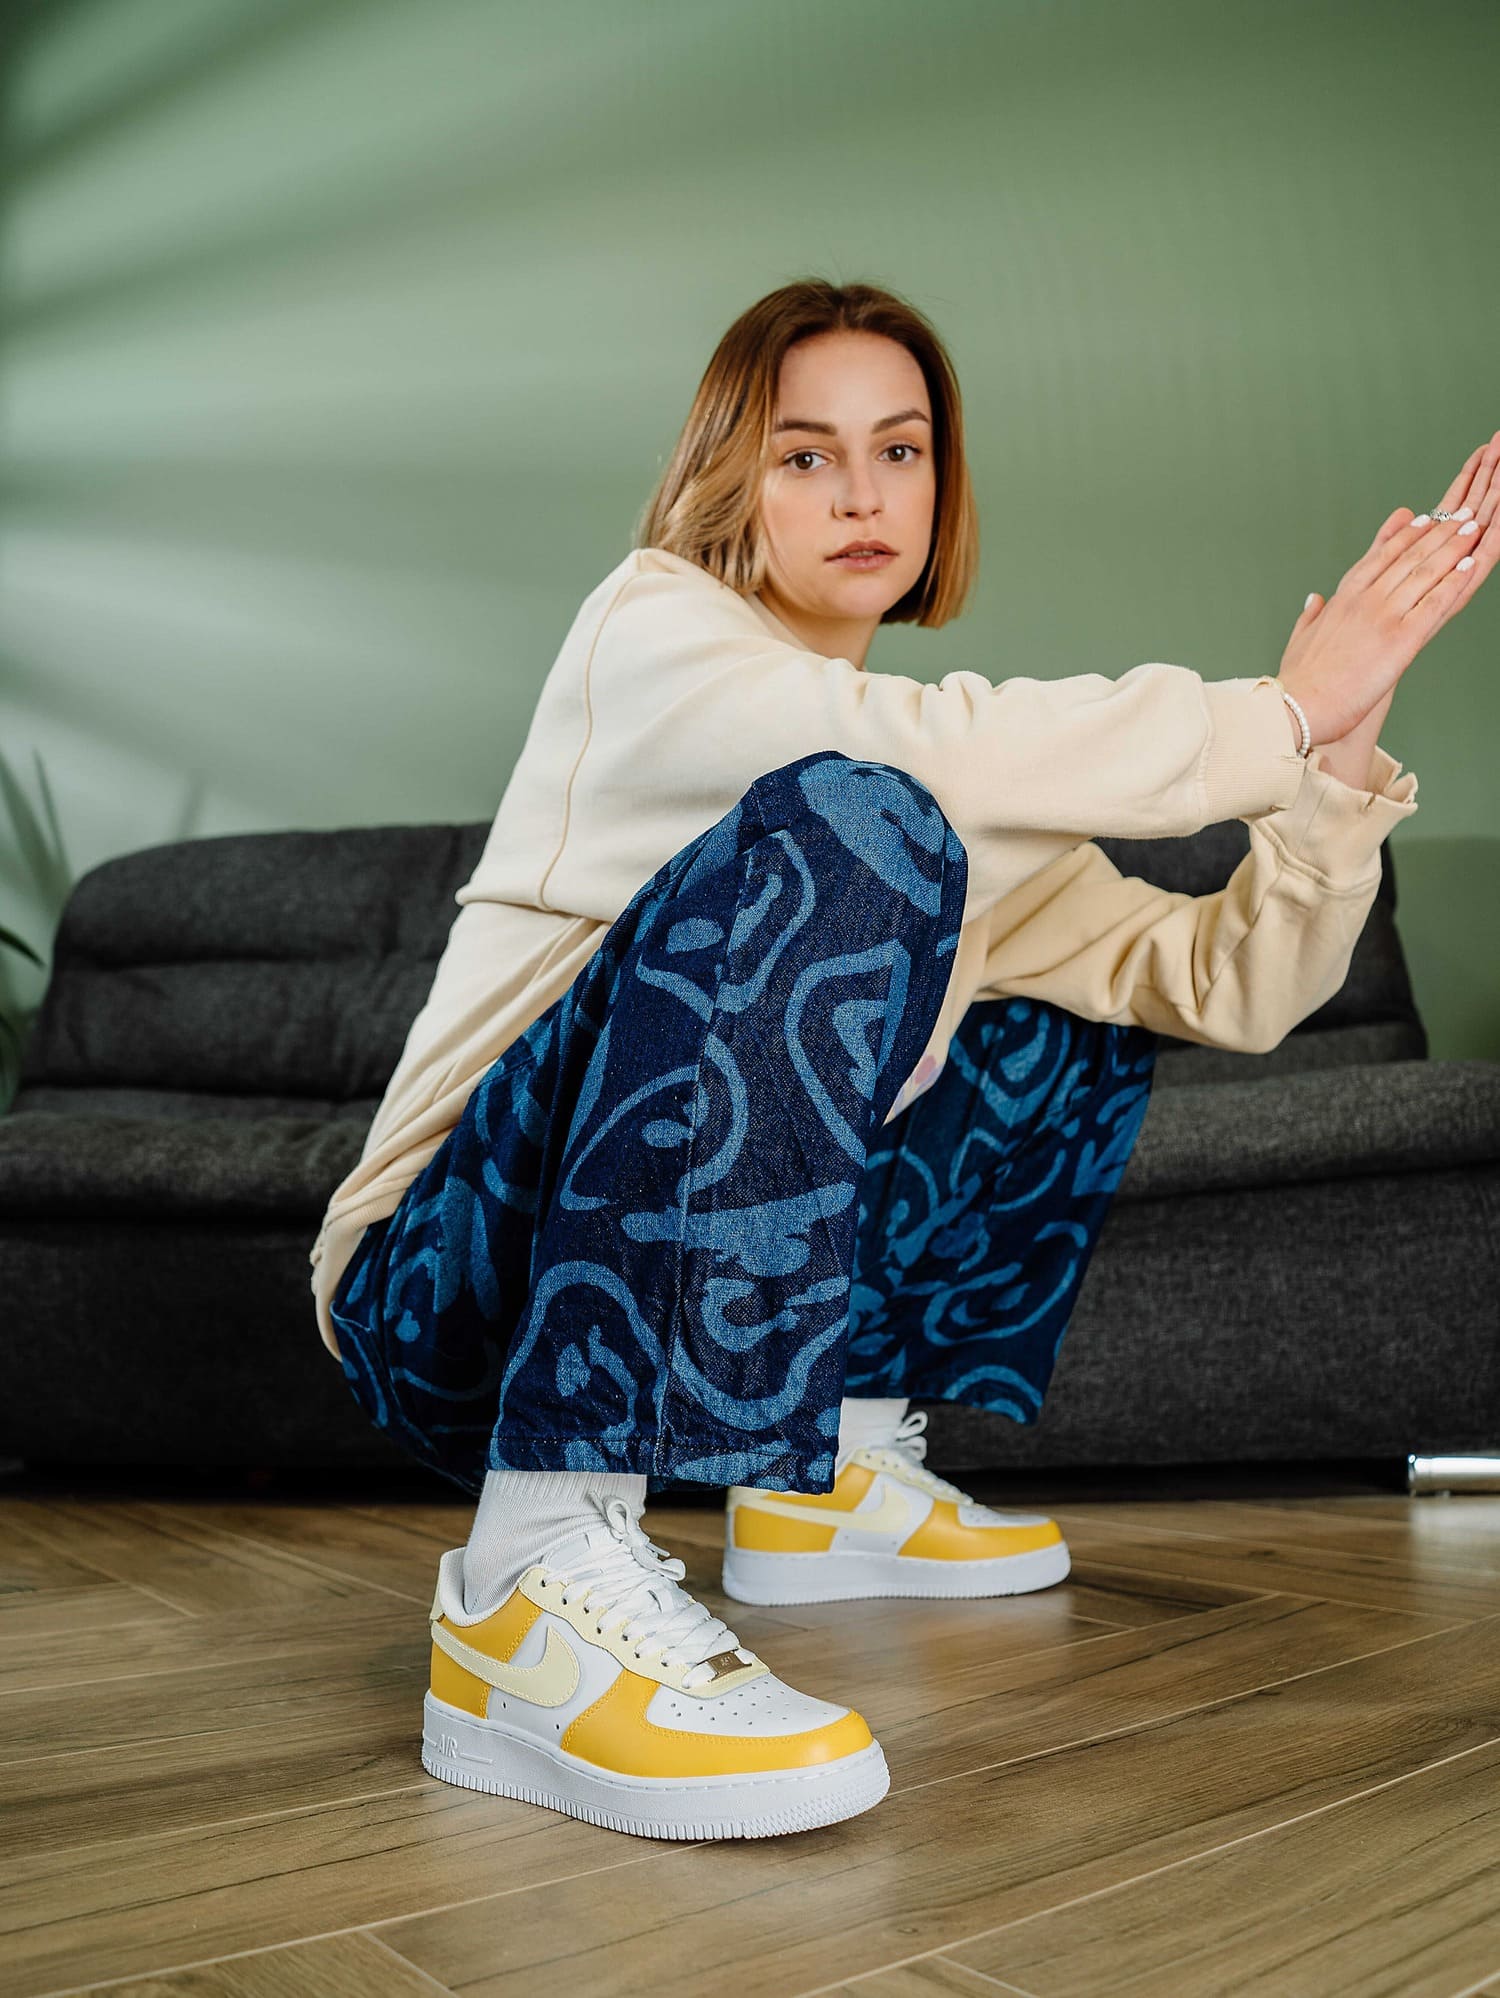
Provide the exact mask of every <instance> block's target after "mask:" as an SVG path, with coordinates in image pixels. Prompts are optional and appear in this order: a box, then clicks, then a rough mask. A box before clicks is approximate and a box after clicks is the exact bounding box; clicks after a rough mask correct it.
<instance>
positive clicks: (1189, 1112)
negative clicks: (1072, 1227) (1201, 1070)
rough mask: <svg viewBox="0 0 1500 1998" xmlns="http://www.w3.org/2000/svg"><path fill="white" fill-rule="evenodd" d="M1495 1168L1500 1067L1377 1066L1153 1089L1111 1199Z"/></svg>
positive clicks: (1499, 1152) (1499, 1147)
mask: <svg viewBox="0 0 1500 1998" xmlns="http://www.w3.org/2000/svg"><path fill="white" fill-rule="evenodd" d="M1495 1160H1500V1062H1491V1061H1440V1062H1431V1061H1393V1062H1381V1063H1376V1064H1375V1065H1374V1066H1373V1067H1370V1068H1334V1069H1320V1070H1316V1071H1311V1072H1308V1073H1305V1074H1302V1075H1291V1076H1270V1077H1262V1078H1260V1079H1258V1080H1256V1081H1253V1082H1213V1083H1203V1084H1193V1083H1189V1084H1184V1085H1183V1086H1182V1087H1180V1088H1174V1089H1167V1090H1163V1091H1161V1092H1160V1093H1158V1092H1157V1090H1156V1089H1154V1088H1153V1090H1152V1092H1151V1100H1150V1102H1149V1103H1148V1105H1147V1107H1146V1116H1145V1119H1144V1121H1143V1122H1142V1124H1141V1129H1140V1135H1139V1136H1138V1138H1137V1139H1136V1143H1135V1149H1134V1150H1133V1151H1132V1152H1131V1155H1130V1158H1129V1160H1128V1162H1127V1164H1126V1167H1125V1171H1124V1174H1123V1176H1122V1177H1121V1180H1120V1184H1119V1189H1118V1194H1117V1198H1118V1199H1120V1200H1122V1201H1128V1200H1162V1199H1166V1198H1167V1197H1168V1196H1171V1195H1176V1194H1192V1193H1211V1192H1215V1191H1219V1192H1233V1191H1237V1190H1238V1189H1240V1188H1249V1187H1256V1186H1287V1185H1293V1184H1296V1183H1297V1182H1299V1181H1301V1182H1306V1181H1315V1180H1330V1179H1350V1178H1356V1177H1360V1176H1363V1175H1365V1174H1369V1173H1384V1174H1392V1173H1415V1172H1434V1171H1440V1170H1442V1169H1443V1168H1445V1167H1449V1166H1464V1165H1482V1164H1486V1163H1491V1162H1493V1161H1495ZM1293 1246H1294V1245H1289V1249H1290V1248H1291V1247H1293Z"/></svg>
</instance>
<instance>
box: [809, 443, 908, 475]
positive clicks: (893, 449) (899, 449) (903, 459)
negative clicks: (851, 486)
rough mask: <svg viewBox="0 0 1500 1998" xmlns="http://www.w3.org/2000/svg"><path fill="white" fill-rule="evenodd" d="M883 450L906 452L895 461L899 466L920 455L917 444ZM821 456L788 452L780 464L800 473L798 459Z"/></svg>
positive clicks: (811, 452) (816, 453) (894, 445)
mask: <svg viewBox="0 0 1500 1998" xmlns="http://www.w3.org/2000/svg"><path fill="white" fill-rule="evenodd" d="M885 448H886V450H887V451H905V452H906V454H907V455H906V457H904V458H898V459H897V461H896V462H897V463H898V464H900V465H909V464H910V463H911V461H912V459H913V458H919V457H920V456H921V455H922V453H921V447H920V445H917V444H887V446H886V447H885ZM822 455H823V453H822V452H821V451H789V452H788V453H787V455H786V456H785V457H784V458H783V459H782V461H781V462H782V464H783V465H792V466H795V468H796V469H797V470H798V471H799V472H800V471H801V470H802V469H803V468H802V466H800V465H798V464H797V460H798V459H799V458H821V457H822Z"/></svg>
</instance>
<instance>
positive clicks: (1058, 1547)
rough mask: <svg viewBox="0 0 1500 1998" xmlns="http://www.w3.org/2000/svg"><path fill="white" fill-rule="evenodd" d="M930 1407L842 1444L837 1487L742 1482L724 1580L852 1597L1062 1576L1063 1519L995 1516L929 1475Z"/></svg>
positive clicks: (771, 1590)
mask: <svg viewBox="0 0 1500 1998" xmlns="http://www.w3.org/2000/svg"><path fill="white" fill-rule="evenodd" d="M926 1427H927V1412H926V1410H925V1409H914V1410H913V1411H912V1412H911V1413H910V1414H909V1415H906V1416H904V1417H903V1418H902V1419H901V1421H900V1422H899V1423H898V1424H896V1425H895V1427H894V1428H893V1429H892V1430H891V1431H890V1433H889V1434H888V1435H885V1436H881V1437H879V1438H878V1439H876V1440H874V1441H870V1442H866V1443H863V1444H860V1445H858V1446H857V1447H856V1448H854V1449H851V1450H847V1451H840V1452H839V1454H838V1456H837V1458H836V1459H835V1476H834V1481H833V1490H832V1491H831V1492H773V1491H765V1490H763V1489H761V1488H760V1487H759V1486H756V1485H731V1486H730V1487H729V1491H728V1496H727V1498H726V1501H725V1515H726V1516H725V1521H724V1569H723V1588H724V1593H725V1595H726V1596H731V1597H733V1599H734V1600H735V1601H736V1602H741V1603H827V1602H836V1601H842V1600H843V1599H844V1598H846V1597H849V1596H1008V1595H1017V1594H1019V1593H1021V1592H1022V1591H1023V1590H1027V1589H1045V1588H1047V1587H1048V1586H1049V1585H1050V1584H1051V1583H1053V1582H1060V1581H1062V1579H1063V1577H1064V1576H1065V1575H1066V1574H1067V1573H1068V1570H1069V1568H1070V1566H1071V1562H1070V1559H1069V1555H1068V1543H1067V1542H1066V1541H1065V1540H1064V1539H1063V1537H1062V1533H1061V1532H1060V1530H1059V1528H1058V1525H1057V1522H1056V1520H1053V1519H1049V1518H1048V1517H1047V1516H1046V1514H1045V1513H1040V1512H996V1511H995V1510H994V1508H993V1507H991V1506H987V1505H981V1504H979V1503H978V1501H977V1500H975V1499H972V1498H970V1496H969V1494H968V1493H967V1492H965V1491H961V1490H960V1489H959V1487H958V1486H957V1485H954V1484H950V1483H949V1482H948V1480H947V1479H946V1478H940V1477H938V1476H937V1474H936V1473H935V1472H933V1471H929V1470H928V1468H927V1466H926V1465H925V1464H924V1463H923V1462H922V1459H923V1457H925V1456H926V1454H927V1440H926V1438H925V1437H924V1436H923V1435H922V1431H923V1430H924V1429H925V1428H926Z"/></svg>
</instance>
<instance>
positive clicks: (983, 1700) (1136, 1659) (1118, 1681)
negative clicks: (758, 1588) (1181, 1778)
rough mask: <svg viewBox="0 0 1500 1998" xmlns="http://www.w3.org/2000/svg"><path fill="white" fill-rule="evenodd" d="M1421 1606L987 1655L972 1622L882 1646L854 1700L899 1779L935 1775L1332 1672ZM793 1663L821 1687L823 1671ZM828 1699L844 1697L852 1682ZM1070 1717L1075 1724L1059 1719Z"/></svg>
mask: <svg viewBox="0 0 1500 1998" xmlns="http://www.w3.org/2000/svg"><path fill="white" fill-rule="evenodd" d="M1441 1629H1442V1626H1441V1625H1438V1624H1436V1623H1434V1622H1433V1621H1432V1620H1430V1619H1426V1618H1411V1619H1403V1620H1402V1621H1401V1625H1400V1627H1399V1628H1398V1627H1397V1626H1396V1624H1395V1623H1394V1622H1393V1620H1392V1618H1391V1617H1390V1616H1389V1615H1388V1614H1382V1613H1380V1612H1378V1611H1375V1610H1366V1609H1363V1608H1360V1607H1357V1606H1350V1605H1348V1604H1344V1603H1316V1602H1310V1601H1308V1599H1307V1598H1306V1597H1302V1596H1263V1597H1259V1598H1257V1599H1256V1600H1255V1601H1254V1602H1251V1603H1242V1604H1236V1605H1233V1606H1232V1607H1230V1608H1227V1609H1222V1610H1212V1611H1205V1612H1204V1613H1203V1614H1202V1615H1201V1616H1198V1617H1191V1618H1184V1619H1183V1620H1182V1621H1181V1622H1180V1623H1177V1624H1174V1625H1173V1626H1172V1627H1171V1629H1170V1630H1147V1631H1125V1632H1120V1633H1115V1634H1111V1635H1108V1636H1104V1637H1099V1638H1096V1639H1094V1640H1093V1641H1091V1642H1087V1643H1073V1644H1068V1645H1060V1646H1057V1647H1054V1648H1050V1649H1045V1650H1040V1649H1039V1650H1035V1651H1029V1652H1028V1651H1026V1650H1024V1649H1015V1650H1009V1651H1004V1652H1002V1651H999V1650H997V1649H993V1648H992V1649H990V1650H989V1652H988V1655H987V1653H986V1644H985V1636H984V1633H983V1631H982V1630H980V1629H979V1628H977V1627H976V1629H975V1630H974V1631H973V1632H972V1633H971V1634H970V1636H969V1637H968V1639H967V1640H966V1641H962V1642H960V1641H959V1640H958V1639H957V1637H956V1636H954V1637H952V1638H950V1641H949V1642H948V1644H946V1645H943V1646H937V1645H934V1646H932V1647H931V1648H925V1647H924V1648H923V1649H922V1651H921V1652H920V1653H919V1654H917V1655H915V1656H913V1657H911V1658H910V1660H908V1659H906V1658H903V1657H902V1656H901V1655H900V1654H899V1653H895V1654H881V1655H879V1656H877V1657H876V1658H874V1659H873V1660H871V1661H869V1663H868V1665H867V1666H866V1667H865V1669H864V1670H863V1674H862V1678H861V1682H860V1685H859V1688H858V1691H859V1699H858V1701H857V1702H856V1701H851V1704H857V1705H858V1707H859V1710H860V1712H861V1713H863V1714H864V1716H865V1718H866V1720H867V1721H868V1722H869V1724H870V1727H871V1729H872V1731H873V1732H874V1733H875V1734H876V1735H877V1736H878V1737H879V1739H880V1742H881V1744H882V1746H883V1747H884V1749H885V1754H886V1760H887V1761H888V1762H889V1763H890V1764H891V1769H892V1776H893V1780H895V1776H896V1772H897V1771H900V1773H901V1777H902V1780H910V1781H914V1782H934V1781H940V1780H942V1779H944V1778H946V1777H948V1776H956V1775H961V1774H963V1773H964V1772H965V1771H966V1770H969V1769H979V1768H984V1767H988V1766H991V1765H992V1764H995V1763H997V1762H1001V1761H1007V1760H1011V1759H1013V1758H1015V1757H1017V1756H1020V1755H1026V1754H1036V1753H1043V1754H1047V1753H1053V1752H1055V1750H1056V1749H1057V1748H1058V1747H1059V1746H1060V1745H1061V1744H1062V1743H1063V1742H1065V1741H1068V1740H1070V1739H1072V1740H1074V1741H1078V1742H1083V1741H1087V1740H1093V1739H1103V1738H1104V1737H1105V1736H1107V1735H1111V1734H1116V1733H1122V1732H1129V1731H1132V1730H1135V1729H1139V1728H1142V1727H1150V1726H1153V1725H1155V1724H1157V1723H1158V1722H1159V1721H1160V1720H1161V1719H1162V1717H1163V1716H1165V1715H1170V1714H1178V1713H1180V1714H1186V1713H1189V1712H1191V1711H1193V1710H1194V1709H1205V1710H1206V1709H1209V1708H1211V1707H1212V1706H1213V1705H1214V1704H1215V1703H1216V1702H1220V1701H1226V1700H1234V1699H1239V1698H1242V1697H1244V1696H1245V1695H1246V1694H1248V1693H1250V1692H1252V1691H1253V1690H1254V1689H1256V1688H1259V1687H1270V1686H1275V1685H1278V1684H1291V1683H1293V1682H1296V1681H1297V1680H1299V1679H1301V1678H1303V1677H1304V1676H1305V1675H1309V1674H1317V1673H1329V1672H1332V1671H1334V1670H1336V1669H1338V1668H1339V1667H1342V1666H1345V1665H1348V1664H1350V1663H1352V1662H1353V1661H1355V1660H1358V1659H1360V1658H1367V1657H1371V1656H1373V1655H1375V1654H1376V1653H1379V1652H1382V1651H1385V1650H1388V1649H1390V1648H1391V1647H1392V1646H1394V1645H1396V1644H1399V1643H1402V1642H1412V1641H1416V1640H1420V1639H1423V1638H1426V1637H1429V1636H1431V1635H1435V1634H1437V1632H1438V1631H1440V1630H1441ZM791 1662H792V1665H793V1667H794V1680H795V1675H796V1673H797V1672H798V1671H800V1675H801V1681H802V1682H804V1683H817V1684H819V1686H820V1687H821V1686H822V1685H823V1684H826V1682H827V1678H828V1671H827V1667H826V1665H825V1667H824V1668H823V1670H822V1672H821V1674H818V1673H817V1672H816V1671H815V1670H814V1668H813V1667H811V1666H809V1667H807V1668H805V1669H804V1668H801V1667H800V1666H799V1663H798V1661H797V1659H796V1657H795V1656H794V1657H793V1659H792V1661H791ZM832 1697H835V1698H837V1697H843V1698H848V1692H847V1690H846V1691H845V1692H844V1693H843V1694H834V1695H832ZM1067 1716H1071V1725H1072V1726H1074V1727H1076V1728H1077V1730H1078V1732H1077V1733H1076V1734H1075V1735H1070V1734H1069V1733H1068V1732H1066V1731H1065V1730H1066V1729H1067V1728H1068V1726H1069V1724H1070V1723H1069V1720H1068V1719H1067V1718H1066V1717H1067Z"/></svg>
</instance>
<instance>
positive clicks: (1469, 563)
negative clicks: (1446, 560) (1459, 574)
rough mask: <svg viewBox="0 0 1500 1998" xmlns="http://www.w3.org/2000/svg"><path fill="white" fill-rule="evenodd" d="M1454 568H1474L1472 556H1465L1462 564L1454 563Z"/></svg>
mask: <svg viewBox="0 0 1500 1998" xmlns="http://www.w3.org/2000/svg"><path fill="white" fill-rule="evenodd" d="M1454 566H1455V567H1456V568H1459V569H1472V568H1473V566H1474V557H1473V556H1472V555H1465V557H1464V559H1463V560H1462V562H1458V563H1455V565H1454Z"/></svg>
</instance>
